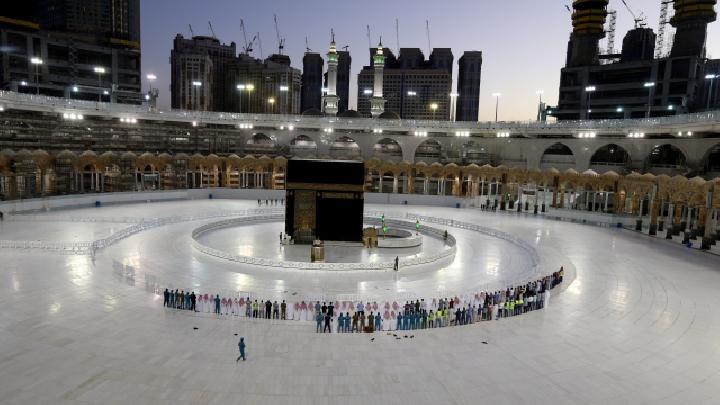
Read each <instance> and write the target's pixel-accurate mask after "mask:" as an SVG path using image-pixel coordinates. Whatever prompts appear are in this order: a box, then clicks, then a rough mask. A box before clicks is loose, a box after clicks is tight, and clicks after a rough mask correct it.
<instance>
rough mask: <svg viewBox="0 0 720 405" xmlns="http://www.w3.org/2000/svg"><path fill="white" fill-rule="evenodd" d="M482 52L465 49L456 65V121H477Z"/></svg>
mask: <svg viewBox="0 0 720 405" xmlns="http://www.w3.org/2000/svg"><path fill="white" fill-rule="evenodd" d="M482 61H483V59H482V52H479V51H466V52H465V53H463V56H461V57H460V60H459V61H458V65H459V67H460V69H459V70H458V84H457V93H458V94H457V105H456V107H455V119H456V120H457V121H477V120H478V119H479V111H480V81H481V78H482Z"/></svg>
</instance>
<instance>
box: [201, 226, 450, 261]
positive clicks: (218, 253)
mask: <svg viewBox="0 0 720 405" xmlns="http://www.w3.org/2000/svg"><path fill="white" fill-rule="evenodd" d="M283 218H284V216H283V215H259V216H254V217H243V218H232V219H227V220H224V221H217V222H211V223H209V224H205V225H203V226H201V227H199V228H196V229H194V230H193V232H192V246H193V248H195V249H196V250H198V251H199V252H202V253H204V254H207V255H210V256H214V257H217V258H219V259H223V260H228V261H231V262H235V263H241V264H250V265H255V266H267V267H276V268H287V269H299V270H325V271H369V270H384V271H385V270H392V269H393V265H394V264H393V262H379V263H309V262H292V261H284V260H272V259H266V258H259V257H251V256H244V255H237V254H232V253H228V252H225V251H222V250H218V249H214V248H211V247H209V246H207V245H204V244H203V243H201V242H200V241H199V240H198V239H199V238H200V236H202V235H203V234H205V233H207V232H211V231H214V230H218V229H222V228H227V227H231V226H237V225H240V224H244V223H247V222H258V221H260V222H263V221H278V220H282V219H283ZM364 220H365V222H366V223H373V222H375V221H378V220H377V219H376V218H370V217H367V216H366V217H365V219H364ZM385 222H386V223H387V224H388V225H390V226H392V227H395V228H406V229H414V227H415V224H414V223H410V222H406V221H401V220H391V219H386V221H385ZM422 233H424V234H428V235H434V236H435V237H439V238H443V236H444V233H445V232H444V231H441V230H439V229H435V228H430V227H423V229H422ZM446 245H447V248H445V249H442V250H441V251H440V252H438V253H435V254H432V255H422V256H417V257H412V258H407V259H402V260H400V267H401V268H402V267H406V266H417V265H421V264H428V263H434V262H437V261H439V260H442V259H445V258H450V257H454V256H455V253H456V250H457V247H456V241H455V238H454V237H453V236H452V235H448V239H447V241H446Z"/></svg>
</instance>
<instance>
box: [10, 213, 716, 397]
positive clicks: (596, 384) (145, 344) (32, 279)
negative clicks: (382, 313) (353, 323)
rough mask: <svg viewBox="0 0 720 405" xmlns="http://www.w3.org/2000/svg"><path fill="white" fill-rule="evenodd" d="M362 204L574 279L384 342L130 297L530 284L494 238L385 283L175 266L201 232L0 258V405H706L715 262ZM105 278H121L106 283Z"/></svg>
mask: <svg viewBox="0 0 720 405" xmlns="http://www.w3.org/2000/svg"><path fill="white" fill-rule="evenodd" d="M253 206H255V207H256V206H257V202H243V201H221V200H214V201H187V202H174V203H157V204H133V205H127V206H121V205H118V206H108V207H103V208H99V209H84V210H72V211H56V212H47V213H42V214H37V215H35V216H34V218H35V219H33V220H25V221H23V220H22V218H8V217H6V220H5V222H3V223H2V224H1V225H0V235H1V236H0V239H29V238H37V239H42V240H53V241H72V240H90V239H93V238H95V237H96V234H102V236H104V235H105V234H106V233H108V232H113V229H116V227H122V226H124V225H122V224H117V223H110V222H108V223H99V224H97V225H96V224H95V223H93V224H92V225H91V226H87V224H85V223H83V224H82V225H77V224H76V223H74V222H72V223H69V224H68V223H67V222H64V221H63V220H62V219H63V218H69V217H70V216H74V217H95V218H118V217H147V218H153V217H163V216H169V215H195V214H200V213H203V212H208V211H210V210H235V209H245V208H251V207H253ZM368 208H369V209H377V210H384V211H385V212H387V213H388V215H391V214H393V213H395V214H404V213H405V212H411V213H419V214H423V215H428V216H436V217H443V218H453V219H457V220H462V221H467V222H473V223H478V224H482V225H483V226H487V227H491V228H496V229H501V230H503V231H505V232H508V233H511V234H513V235H516V236H519V237H521V238H523V239H524V240H525V241H527V242H529V243H532V244H533V245H534V246H535V247H536V248H537V250H538V252H539V254H540V256H541V260H542V266H544V268H546V269H548V270H550V269H554V268H555V267H556V266H559V265H561V264H563V265H566V266H571V267H572V268H573V269H574V273H575V276H574V279H573V280H572V282H571V283H570V285H569V286H567V289H566V290H564V291H563V292H559V293H557V294H555V295H553V296H552V298H551V300H550V305H549V307H547V308H546V309H544V310H542V311H536V312H533V313H530V314H527V315H524V316H521V317H515V318H511V319H507V320H501V321H497V322H486V323H480V324H475V325H471V326H466V327H457V328H444V329H435V330H431V331H418V332H416V333H415V335H414V336H415V337H414V338H413V339H401V340H396V339H394V338H392V337H391V336H387V335H384V334H375V335H373V336H369V335H360V334H355V335H337V334H328V335H318V334H315V333H314V330H315V328H314V325H311V324H309V323H306V322H297V321H262V320H256V321H249V320H247V319H245V318H238V317H222V318H215V317H213V316H206V315H204V314H201V315H196V314H193V313H188V312H184V311H174V310H164V309H163V308H162V297H161V296H159V295H156V294H154V292H153V291H152V290H151V289H150V288H149V287H148V284H147V283H146V281H147V280H154V281H155V282H160V283H163V284H167V285H170V284H172V285H174V286H177V287H178V288H185V289H187V288H192V289H197V290H200V291H207V290H210V291H212V290H218V289H222V290H227V291H251V292H254V293H256V294H265V295H266V296H267V297H273V298H274V297H278V298H281V297H288V296H292V293H293V292H295V293H298V294H305V293H315V292H322V293H324V294H328V295H332V294H343V293H348V294H350V293H355V294H368V295H375V296H377V297H378V298H392V297H395V296H398V295H401V294H404V293H412V294H417V295H425V296H434V295H437V294H442V293H443V292H448V293H451V292H455V291H467V290H476V289H481V288H485V287H492V286H493V285H496V284H498V283H502V282H505V281H507V280H522V279H526V278H529V277H532V274H529V273H528V270H527V268H526V266H527V264H528V259H527V257H525V256H524V254H523V252H522V251H521V250H519V249H518V248H517V247H516V246H514V245H513V244H511V243H509V242H505V241H501V240H497V239H493V238H490V237H486V236H482V235H478V234H476V233H472V232H469V231H463V230H459V229H455V230H453V233H454V235H455V236H456V237H457V239H458V253H457V257H456V259H455V260H454V261H453V262H452V263H449V264H446V265H444V266H441V267H439V268H438V267H437V266H435V267H432V266H428V267H427V268H419V269H413V270H412V271H410V272H408V273H403V272H401V273H399V274H397V275H394V274H377V273H376V274H372V273H369V272H368V273H363V272H359V273H348V274H327V273H322V272H312V271H302V272H297V271H296V272H293V271H290V270H273V269H256V268H250V267H248V266H239V265H237V266H234V265H233V264H231V263H224V262H222V261H219V260H215V259H213V258H210V257H204V256H203V255H202V254H199V253H197V252H193V250H192V249H191V248H190V242H189V231H190V230H191V229H193V228H194V227H197V226H199V225H201V224H202V223H203V221H199V222H198V221H195V222H187V223H179V224H173V225H168V226H163V227H158V228H153V229H150V230H147V231H145V232H142V233H139V234H136V235H133V236H131V237H129V238H127V239H125V240H122V241H121V242H119V243H117V244H115V245H113V246H111V247H109V248H107V249H105V250H103V251H100V252H98V253H97V255H96V257H95V258H90V257H87V256H64V255H57V254H53V253H46V252H40V251H26V250H17V249H0V263H1V264H0V307H1V308H2V310H1V311H0V348H1V350H0V403H2V404H56V403H75V404H97V403H103V404H114V403H123V404H128V403H142V404H145V403H152V404H185V403H187V404H190V403H203V404H232V403H237V404H337V403H342V404H368V403H375V404H403V405H404V404H409V403H412V404H440V403H451V404H477V403H503V404H524V403H527V404H651V403H652V404H677V403H693V404H717V403H720V389H718V387H720V339H719V337H720V316H719V315H718V313H717V308H720V298H719V297H718V294H719V290H720V289H719V288H718V286H720V258H718V257H717V256H713V255H708V254H703V253H701V252H698V251H695V250H693V249H687V248H683V247H681V246H679V245H677V246H676V245H670V244H667V243H662V241H657V240H652V239H649V238H647V237H645V236H642V235H639V234H636V233H633V232H630V231H624V230H617V229H605V228H596V227H591V226H583V225H577V224H572V223H565V222H557V221H546V220H543V219H540V218H533V217H524V216H523V217H516V216H514V215H511V214H510V215H509V214H492V213H482V212H478V211H474V210H458V209H450V208H434V207H413V206H410V207H399V206H398V207H394V206H373V207H368ZM40 217H45V218H46V219H47V220H46V221H44V220H42V218H40ZM38 218H39V219H38ZM275 237H277V235H275ZM43 238H44V239H43ZM257 241H260V239H257ZM117 262H122V263H126V264H128V265H131V266H132V267H133V269H134V273H133V274H131V275H128V274H121V273H119V272H118V271H116V268H115V267H114V266H113V263H117ZM195 328H197V329H195ZM236 334H237V335H238V336H245V338H246V341H247V344H248V347H247V354H248V360H247V361H246V362H244V363H242V362H241V363H239V364H238V363H236V362H235V358H236V357H237V345H236V344H237V339H238V337H237V336H236ZM372 337H374V338H375V339H374V341H373V340H371V338H372ZM482 342H487V344H482Z"/></svg>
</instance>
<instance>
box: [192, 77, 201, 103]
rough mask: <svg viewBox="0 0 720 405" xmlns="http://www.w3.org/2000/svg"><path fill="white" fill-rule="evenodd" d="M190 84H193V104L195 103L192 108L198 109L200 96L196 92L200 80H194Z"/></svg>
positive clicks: (198, 89) (198, 88)
mask: <svg viewBox="0 0 720 405" xmlns="http://www.w3.org/2000/svg"><path fill="white" fill-rule="evenodd" d="M192 85H193V104H195V105H194V106H193V109H194V110H198V109H200V97H199V96H198V92H199V91H200V87H202V82H200V81H197V80H195V81H193V82H192Z"/></svg>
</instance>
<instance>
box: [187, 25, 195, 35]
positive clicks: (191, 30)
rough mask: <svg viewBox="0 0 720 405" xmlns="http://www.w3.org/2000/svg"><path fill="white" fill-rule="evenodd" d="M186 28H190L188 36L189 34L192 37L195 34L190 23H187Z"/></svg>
mask: <svg viewBox="0 0 720 405" xmlns="http://www.w3.org/2000/svg"><path fill="white" fill-rule="evenodd" d="M188 28H190V36H191V37H194V36H195V32H193V29H192V24H188Z"/></svg>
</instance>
